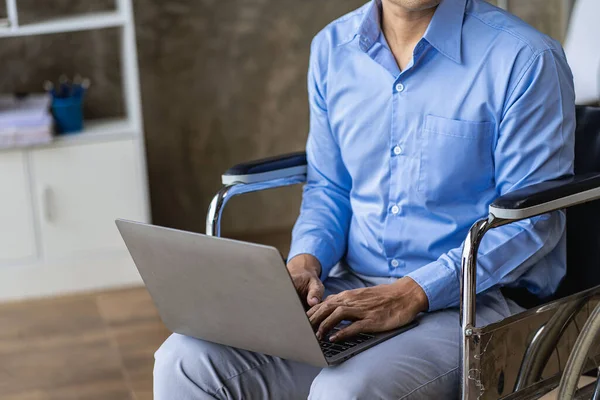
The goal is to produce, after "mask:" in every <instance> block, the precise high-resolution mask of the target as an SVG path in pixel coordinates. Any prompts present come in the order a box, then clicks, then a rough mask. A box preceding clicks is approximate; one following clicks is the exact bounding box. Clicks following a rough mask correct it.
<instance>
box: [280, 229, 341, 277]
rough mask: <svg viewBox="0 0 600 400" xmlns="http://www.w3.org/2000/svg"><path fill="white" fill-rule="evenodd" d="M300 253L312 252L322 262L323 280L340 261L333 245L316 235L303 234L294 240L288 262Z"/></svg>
mask: <svg viewBox="0 0 600 400" xmlns="http://www.w3.org/2000/svg"><path fill="white" fill-rule="evenodd" d="M300 254H310V255H311V256H314V257H315V258H316V259H317V260H319V263H320V264H321V280H325V279H326V278H327V277H328V276H329V272H330V271H331V269H332V268H333V266H334V265H335V264H336V263H337V262H338V261H339V260H336V259H335V252H334V251H333V247H332V246H331V245H330V244H329V243H327V242H326V241H325V240H323V239H321V238H320V237H316V236H301V237H300V238H298V239H294V240H293V241H292V247H291V248H290V254H289V255H288V262H289V261H290V260H291V259H292V258H294V257H296V256H297V255H300Z"/></svg>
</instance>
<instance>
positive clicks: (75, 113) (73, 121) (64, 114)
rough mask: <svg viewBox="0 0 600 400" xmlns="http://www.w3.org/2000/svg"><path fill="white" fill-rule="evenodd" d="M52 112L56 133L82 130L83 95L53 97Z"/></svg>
mask: <svg viewBox="0 0 600 400" xmlns="http://www.w3.org/2000/svg"><path fill="white" fill-rule="evenodd" d="M52 114H53V115H54V121H55V123H56V132H57V133H58V134H69V133H76V132H80V131H82V130H83V97H82V96H73V97H55V98H54V101H53V102H52Z"/></svg>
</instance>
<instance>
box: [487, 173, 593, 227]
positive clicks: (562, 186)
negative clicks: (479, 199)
mask: <svg viewBox="0 0 600 400" xmlns="http://www.w3.org/2000/svg"><path fill="white" fill-rule="evenodd" d="M596 199H600V173H591V174H583V175H576V176H572V177H567V178H560V179H556V180H552V181H547V182H542V183H539V184H537V185H532V186H529V187H526V188H523V189H519V190H516V191H514V192H512V193H507V194H505V195H504V196H501V197H499V198H497V199H496V201H494V202H493V203H492V204H491V205H490V208H489V211H490V214H493V215H494V217H496V218H501V219H507V220H521V219H525V218H531V217H534V216H536V215H540V214H545V213H547V212H551V211H555V210H560V209H563V208H568V207H571V206H575V205H577V204H581V203H587V202H589V201H592V200H596Z"/></svg>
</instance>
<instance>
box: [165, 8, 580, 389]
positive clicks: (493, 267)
mask: <svg viewBox="0 0 600 400" xmlns="http://www.w3.org/2000/svg"><path fill="white" fill-rule="evenodd" d="M308 91H309V100H310V111H311V117H310V133H309V138H308V144H307V154H308V182H307V184H306V186H305V190H304V197H303V203H302V210H301V214H300V217H299V218H298V221H297V223H296V226H295V228H294V232H293V241H292V248H291V253H290V259H289V262H288V269H289V271H290V273H291V275H292V277H293V280H294V283H295V285H296V288H297V290H298V291H299V293H300V294H301V296H302V298H303V299H306V302H307V304H308V305H309V306H311V307H312V308H310V310H309V311H308V316H309V317H310V320H311V322H312V323H313V324H314V326H315V329H316V330H317V335H318V336H321V337H322V336H324V335H327V334H328V332H329V330H330V329H331V328H332V327H334V326H336V325H337V324H338V323H339V322H340V321H342V320H350V321H354V322H353V323H352V324H350V325H349V326H348V327H347V328H345V329H343V330H342V331H340V332H339V334H338V335H337V337H333V338H332V340H341V339H343V338H344V337H347V336H351V335H353V334H355V333H357V332H376V331H384V330H388V329H392V328H396V327H399V326H402V325H404V324H406V323H408V322H409V321H412V320H413V319H415V318H418V319H419V326H418V327H416V328H414V329H412V330H409V331H407V332H405V333H403V334H401V335H399V336H396V337H395V338H393V339H390V340H388V341H386V342H384V343H382V344H379V345H378V346H376V347H374V348H372V349H369V350H368V351H366V352H364V353H361V354H359V355H357V356H355V357H354V358H351V359H350V360H348V361H346V362H344V363H343V364H341V365H338V366H335V367H331V368H327V369H324V370H319V369H318V368H314V367H311V366H307V365H303V364H299V363H295V362H292V361H286V360H281V359H278V358H274V357H269V356H265V355H261V354H254V353H250V352H247V351H242V350H237V349H232V348H228V347H226V346H221V345H217V344H212V343H207V342H204V341H200V340H196V339H192V338H187V337H184V336H181V335H173V336H172V337H171V338H169V339H168V340H167V341H166V342H165V344H164V345H163V346H162V347H161V349H160V350H159V351H158V352H157V354H156V366H155V394H156V398H157V399H159V400H160V399H215V398H216V399H301V398H306V397H307V396H308V397H309V398H310V399H429V398H442V399H451V398H456V397H457V396H458V390H459V388H458V374H459V372H458V363H459V340H460V329H459V317H458V310H457V308H456V306H457V304H458V301H459V269H460V256H461V245H462V242H463V240H464V238H465V236H466V234H467V231H468V229H469V227H470V226H471V224H473V223H474V222H475V221H476V220H477V219H479V218H482V217H485V216H486V215H487V207H488V205H489V204H490V203H491V202H492V201H493V200H494V199H495V198H496V197H498V196H499V195H502V194H505V193H507V192H510V191H513V190H516V189H519V188H522V187H525V186H528V185H533V184H536V183H539V182H542V181H545V180H550V179H554V178H558V177H561V176H563V175H568V174H571V173H572V168H573V144H574V121H575V117H574V111H575V110H574V94H573V84H572V76H571V73H570V71H569V67H568V66H567V62H566V60H565V57H564V54H563V52H562V50H561V48H560V45H558V44H557V43H556V42H555V41H553V40H551V39H550V38H548V37H546V36H544V35H542V34H540V33H539V32H537V31H535V30H534V29H533V28H531V27H529V26H527V25H526V24H525V23H523V22H522V21H520V20H519V19H517V18H515V17H513V16H511V15H509V14H507V13H505V12H503V11H501V10H499V9H497V8H495V7H493V6H491V5H489V4H487V3H485V2H483V1H482V0H468V1H467V0H441V1H440V0H373V1H372V2H370V3H368V4H366V5H365V6H363V7H362V8H360V9H358V10H356V11H354V12H352V13H350V14H348V15H346V16H344V17H342V18H340V19H338V20H337V21H335V22H333V23H332V24H330V25H329V26H327V27H326V28H325V29H324V30H323V31H322V32H320V33H319V34H318V35H317V36H316V38H315V39H314V41H313V44H312V54H311V60H310V68H309V86H308ZM564 229H565V215H564V213H562V212H556V213H553V214H550V215H544V216H540V217H536V218H533V219H531V220H527V221H523V222H520V223H516V224H511V225H507V226H503V227H501V228H498V229H495V230H492V231H490V232H489V233H488V234H487V235H486V237H485V239H484V241H483V243H482V246H481V248H480V251H479V257H478V261H479V264H478V279H477V282H478V287H477V291H478V293H479V297H478V307H477V321H478V323H479V324H482V325H483V324H489V323H491V322H494V321H497V320H500V319H502V318H505V317H507V316H509V315H511V314H514V313H516V312H518V311H520V310H522V309H521V308H520V307H519V306H517V305H516V304H515V303H514V302H513V301H511V300H510V299H508V298H506V297H504V296H503V294H502V291H501V288H505V287H516V288H524V289H527V290H529V292H531V293H532V294H533V295H536V296H538V297H545V296H548V295H550V294H552V293H553V292H554V291H555V289H556V288H557V286H558V284H559V282H560V280H561V279H562V277H563V276H564V273H565V262H566V261H565V252H566V250H565V235H564ZM338 261H341V262H340V263H339V264H338ZM336 264H338V265H337V267H336V268H335V269H333V267H334V265H336ZM502 290H503V289H502ZM327 295H329V296H328V297H327ZM257 296H260V293H257Z"/></svg>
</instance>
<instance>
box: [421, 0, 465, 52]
mask: <svg viewBox="0 0 600 400" xmlns="http://www.w3.org/2000/svg"><path fill="white" fill-rule="evenodd" d="M466 5H467V0H442V2H441V3H440V5H439V6H438V8H437V10H435V14H434V15H433V18H432V19H431V22H430V23H429V26H428V27H427V30H426V31H425V35H423V37H424V38H425V40H427V41H428V42H429V44H431V45H432V46H433V47H435V48H436V49H437V51H439V52H440V53H442V54H443V55H445V56H446V57H448V58H450V59H451V60H453V61H455V62H457V63H460V62H461V60H462V57H461V43H462V27H463V20H464V18H465V7H466Z"/></svg>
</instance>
